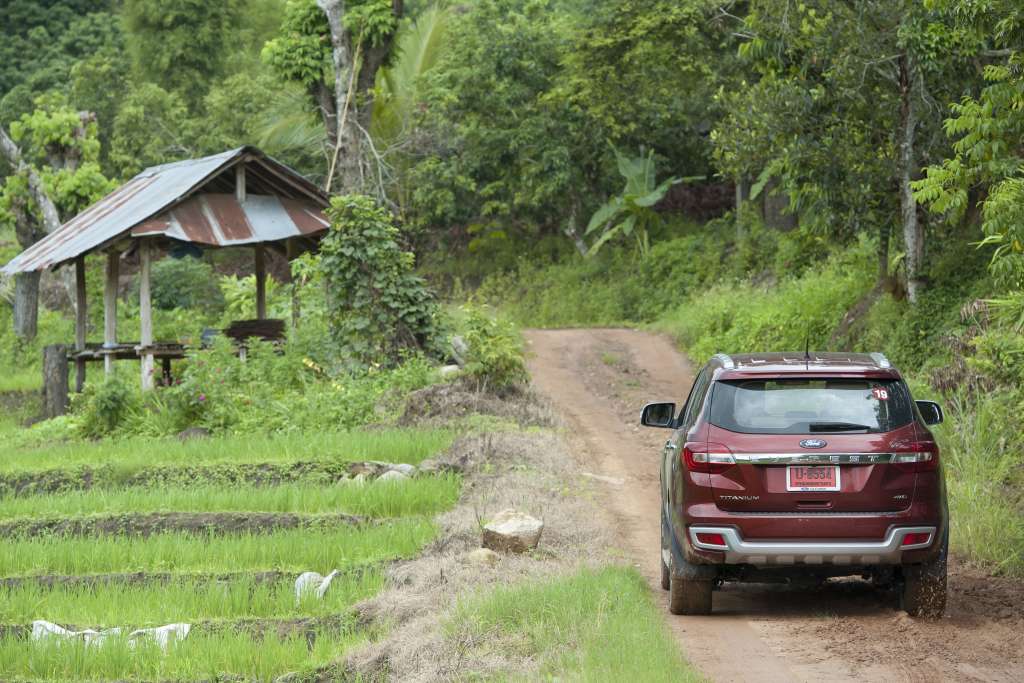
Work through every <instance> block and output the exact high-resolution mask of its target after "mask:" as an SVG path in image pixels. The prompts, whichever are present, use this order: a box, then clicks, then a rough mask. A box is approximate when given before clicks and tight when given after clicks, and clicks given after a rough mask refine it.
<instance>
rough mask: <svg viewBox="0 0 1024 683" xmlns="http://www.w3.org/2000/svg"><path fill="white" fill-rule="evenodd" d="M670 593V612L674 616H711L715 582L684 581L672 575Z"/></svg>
mask: <svg viewBox="0 0 1024 683" xmlns="http://www.w3.org/2000/svg"><path fill="white" fill-rule="evenodd" d="M669 578H670V581H669V592H668V611H669V612H671V613H672V614H711V591H712V589H713V588H714V585H715V582H714V581H708V580H701V579H684V578H683V577H681V576H676V575H674V574H673V575H671V576H670V577H669Z"/></svg>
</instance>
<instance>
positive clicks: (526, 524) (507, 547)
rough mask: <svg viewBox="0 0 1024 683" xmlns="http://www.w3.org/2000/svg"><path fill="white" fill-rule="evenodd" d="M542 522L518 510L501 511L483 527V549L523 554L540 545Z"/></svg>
mask: <svg viewBox="0 0 1024 683" xmlns="http://www.w3.org/2000/svg"><path fill="white" fill-rule="evenodd" d="M543 531H544V522H542V521H540V520H539V519H537V518H535V517H531V516H529V515H527V514H524V513H522V512H519V511H518V510H512V509H509V510H502V511H501V512H499V513H498V514H497V515H495V516H494V518H493V519H491V521H490V522H488V523H487V524H485V525H484V537H483V547H485V548H490V549H491V550H495V551H497V552H512V553H523V552H526V551H528V550H533V549H534V548H536V547H537V544H538V543H540V535H541V533H542V532H543Z"/></svg>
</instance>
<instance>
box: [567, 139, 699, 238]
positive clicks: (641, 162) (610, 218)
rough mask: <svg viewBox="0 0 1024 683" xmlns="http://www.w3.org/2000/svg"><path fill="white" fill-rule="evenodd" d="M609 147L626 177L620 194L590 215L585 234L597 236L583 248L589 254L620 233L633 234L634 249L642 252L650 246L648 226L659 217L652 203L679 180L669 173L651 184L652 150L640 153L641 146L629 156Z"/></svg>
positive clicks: (627, 236)
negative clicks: (663, 179)
mask: <svg viewBox="0 0 1024 683" xmlns="http://www.w3.org/2000/svg"><path fill="white" fill-rule="evenodd" d="M613 151H614V152H615V160H616V162H617V164H618V167H619V174H620V175H622V177H623V178H625V179H626V187H625V189H624V190H623V191H622V194H620V195H618V196H615V197H612V198H611V199H609V200H608V201H607V203H605V204H604V205H603V206H602V207H601V208H599V209H598V210H597V211H595V212H594V215H593V216H591V217H590V223H589V224H588V225H587V231H586V234H587V235H590V234H592V233H598V237H597V240H596V241H595V242H594V243H593V244H591V245H590V248H589V249H588V250H587V256H593V255H594V254H596V253H597V252H598V250H600V249H601V247H602V246H604V245H605V243H607V242H609V241H610V240H612V239H615V238H616V237H618V236H620V235H621V236H623V237H626V238H629V237H633V238H635V240H636V246H637V251H638V252H639V253H640V255H641V256H646V255H647V251H648V250H649V249H650V246H651V245H650V238H649V232H650V229H651V228H652V227H653V226H654V225H656V224H657V222H658V221H660V220H661V219H660V217H659V216H658V213H657V212H656V211H655V210H654V205H655V204H657V203H658V202H659V201H661V199H662V197H664V196H665V193H667V192H668V189H669V188H670V187H672V186H673V185H675V184H676V183H679V182H682V181H681V179H679V178H675V177H673V178H669V179H668V180H665V181H664V182H662V183H661V184H660V185H655V182H656V174H655V164H654V152H653V151H651V152H648V153H647V154H646V155H644V152H643V149H642V148H641V150H640V156H638V157H632V158H631V157H627V156H626V155H625V154H623V153H622V152H620V151H619V150H617V149H615V148H613Z"/></svg>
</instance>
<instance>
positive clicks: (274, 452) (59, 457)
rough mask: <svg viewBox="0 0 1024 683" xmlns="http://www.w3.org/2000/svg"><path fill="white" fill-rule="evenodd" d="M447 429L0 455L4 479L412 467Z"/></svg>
mask: <svg viewBox="0 0 1024 683" xmlns="http://www.w3.org/2000/svg"><path fill="white" fill-rule="evenodd" d="M453 438H454V434H453V433H452V432H451V431H448V430H422V429H393V430H376V431H354V432H334V433H331V432H301V433H295V434H283V435H279V436H273V437H265V436H259V435H233V436H224V437H211V438H206V439H194V440H188V441H184V442H182V441H178V440H176V439H122V440H118V441H98V442H90V443H81V442H76V443H69V444H62V445H57V446H52V445H50V446H47V447H45V448H18V449H8V450H6V452H2V453H0V472H3V473H5V474H12V473H25V472H40V471H44V470H52V469H73V468H75V467H78V466H88V467H91V468H97V467H102V466H111V467H115V468H117V469H119V470H121V471H124V472H130V471H133V470H134V471H138V470H140V469H143V468H147V467H153V466H159V465H175V466H195V465H212V464H244V463H289V462H298V461H317V462H354V461H359V460H384V461H388V462H405V463H409V464H412V465H415V464H418V463H420V462H422V461H423V460H424V459H426V458H429V457H432V456H434V455H436V454H437V453H439V452H440V451H443V450H444V449H445V448H447V447H448V446H449V445H451V442H452V439H453Z"/></svg>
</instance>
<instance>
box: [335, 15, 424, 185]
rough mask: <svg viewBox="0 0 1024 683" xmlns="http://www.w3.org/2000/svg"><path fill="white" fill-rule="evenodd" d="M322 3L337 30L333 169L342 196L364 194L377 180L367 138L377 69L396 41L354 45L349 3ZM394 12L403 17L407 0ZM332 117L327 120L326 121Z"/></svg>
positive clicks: (388, 39)
mask: <svg viewBox="0 0 1024 683" xmlns="http://www.w3.org/2000/svg"><path fill="white" fill-rule="evenodd" d="M316 4H317V6H318V7H319V8H320V9H321V10H323V12H324V14H325V15H326V16H327V24H328V25H329V26H330V27H331V48H332V50H331V53H332V61H333V64H334V133H335V134H334V138H333V147H334V161H332V164H336V167H335V168H334V171H335V173H334V174H333V175H336V176H337V178H338V185H339V188H340V189H341V190H342V191H360V190H362V189H363V187H364V186H365V184H366V182H367V180H368V178H370V177H373V174H372V173H371V171H370V168H371V161H370V155H369V154H368V147H369V141H368V140H364V139H363V137H364V136H365V135H367V134H368V131H369V130H370V119H371V117H372V114H373V87H374V83H375V81H376V77H377V70H378V69H379V68H380V67H381V65H383V63H384V61H385V59H386V58H387V56H388V54H390V51H391V43H392V37H388V38H387V39H385V40H382V41H381V42H380V43H379V44H377V45H372V46H371V45H361V44H360V45H354V44H353V41H352V36H350V35H349V32H348V30H347V29H346V28H345V23H344V18H345V11H346V7H345V2H344V0H317V3H316ZM391 12H392V14H393V15H394V16H395V17H396V18H401V16H402V14H403V12H404V2H403V0H392V2H391ZM357 42H358V41H357ZM353 70H355V73H353ZM326 118H327V117H326V115H325V121H326ZM328 130H330V127H328ZM328 138H330V133H329V132H328ZM330 177H332V179H333V176H330ZM328 190H330V187H328Z"/></svg>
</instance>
